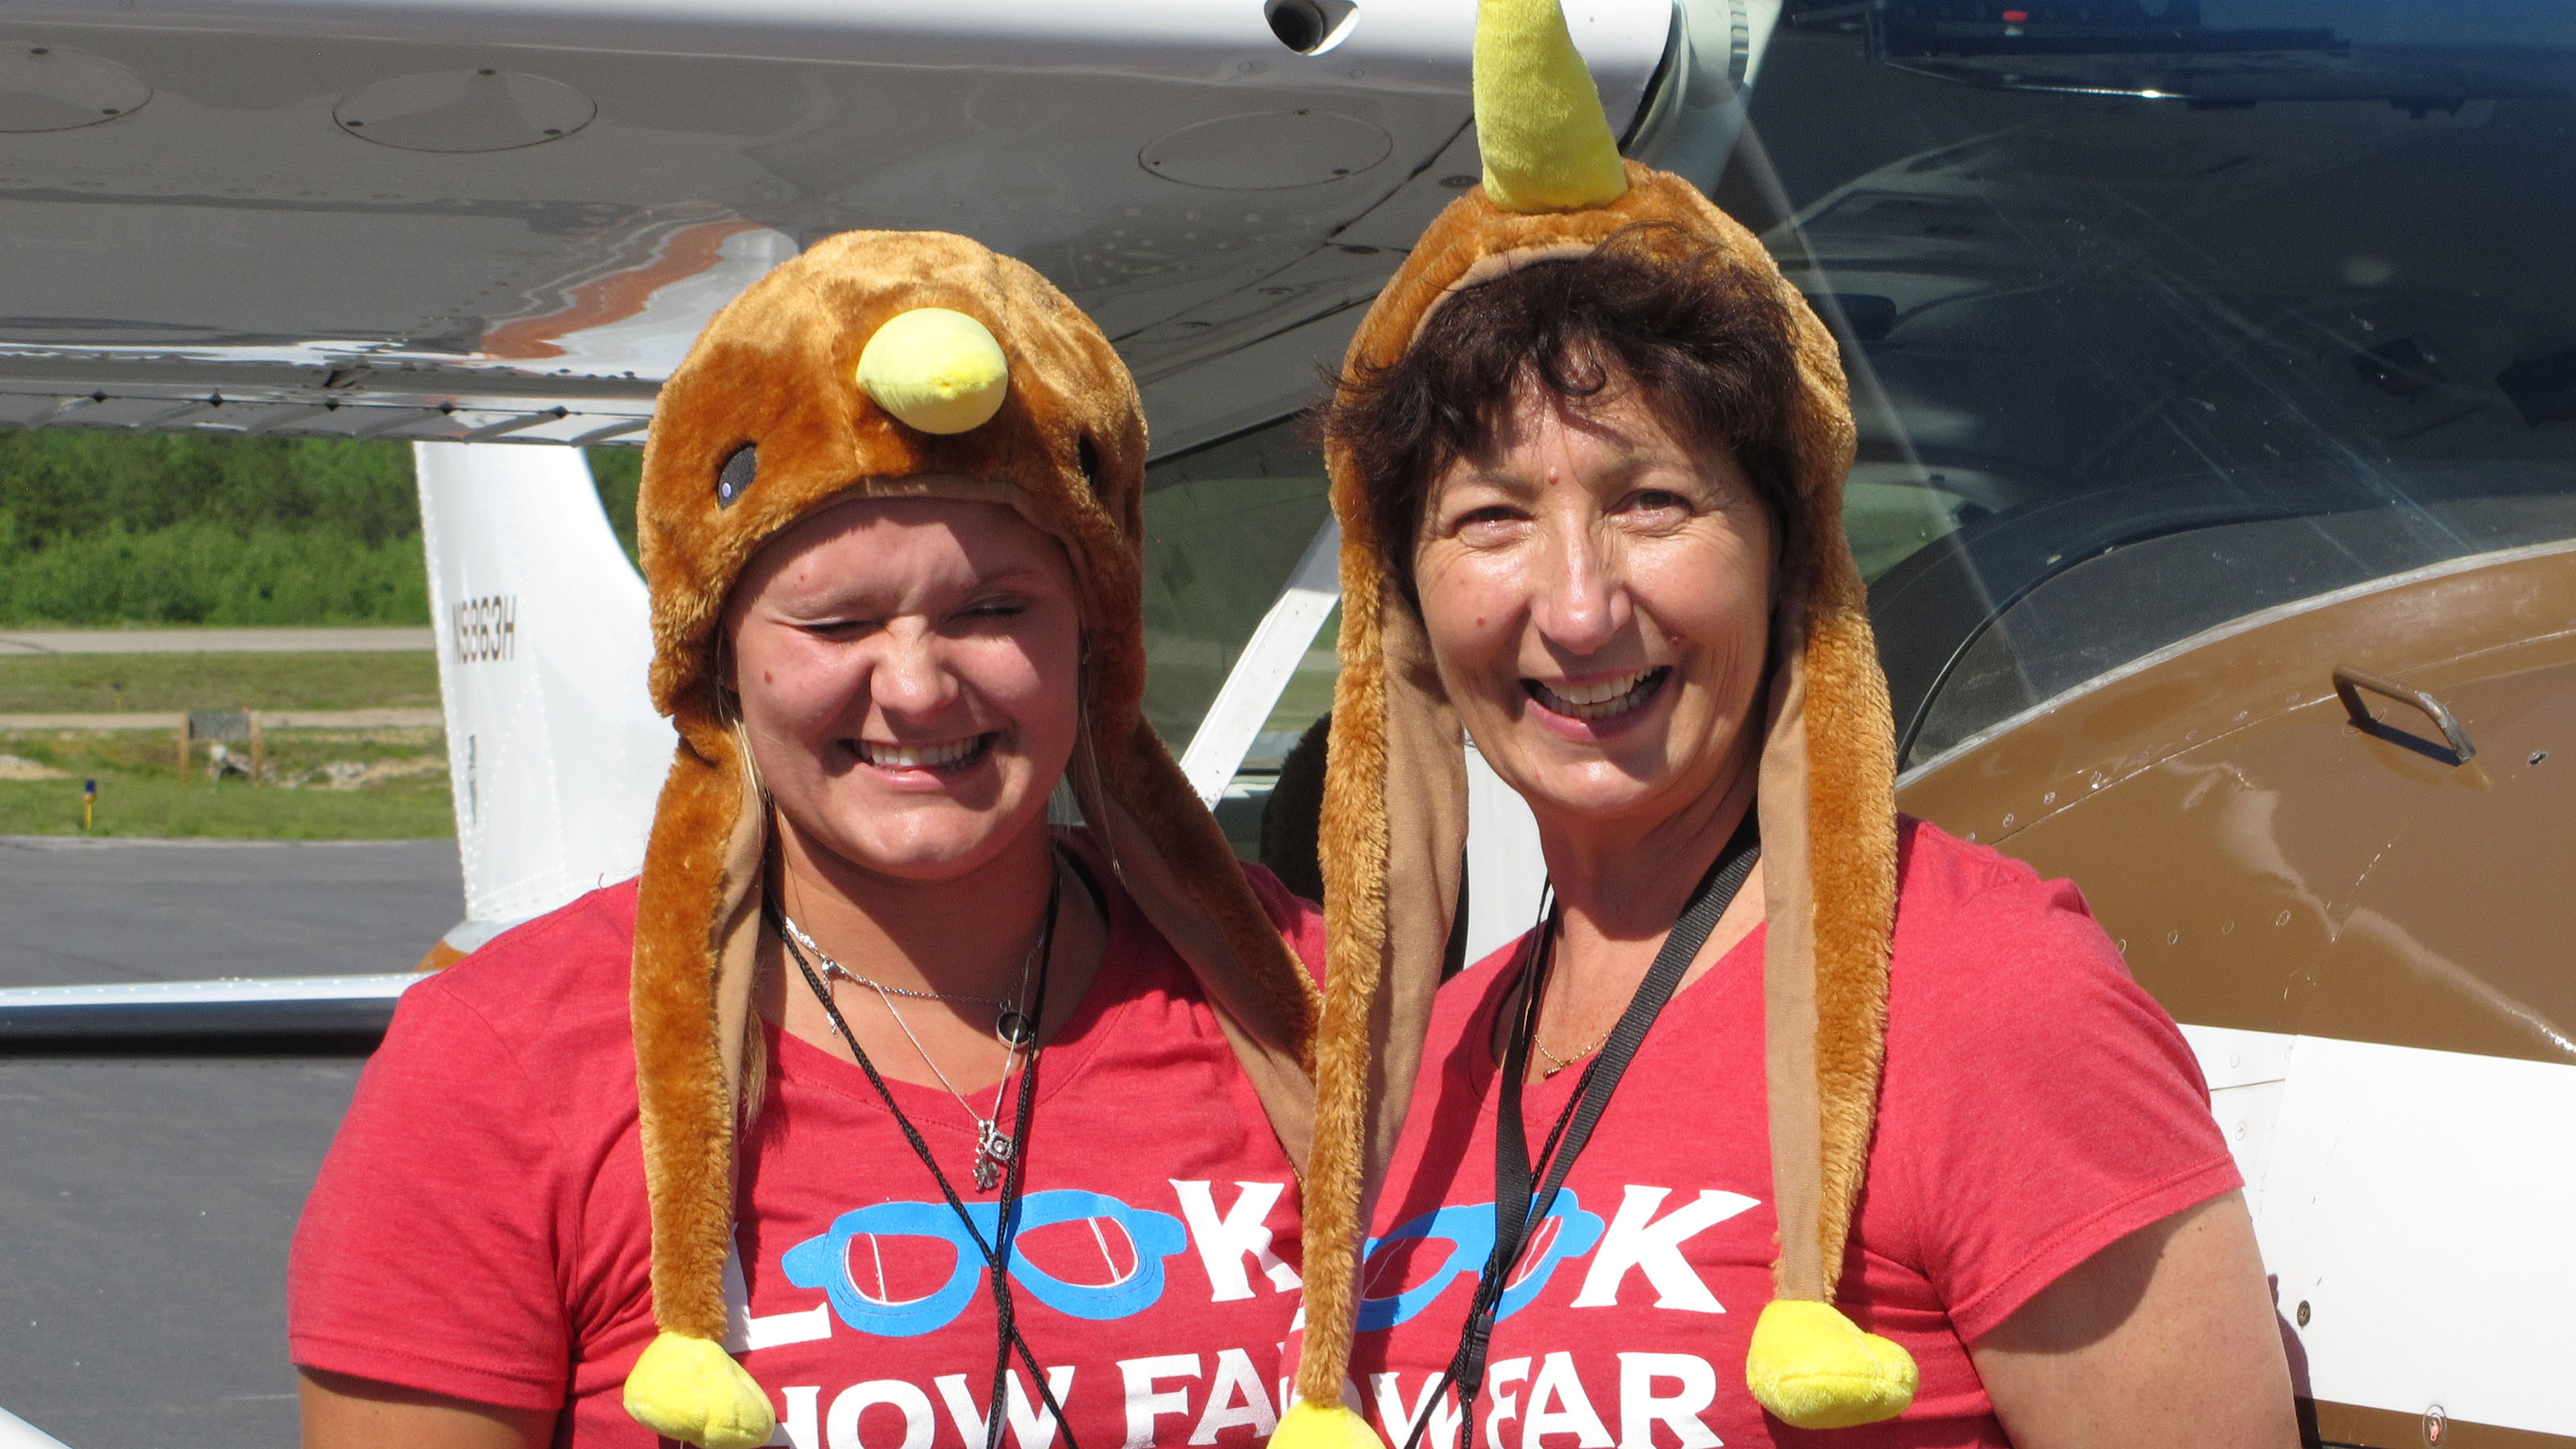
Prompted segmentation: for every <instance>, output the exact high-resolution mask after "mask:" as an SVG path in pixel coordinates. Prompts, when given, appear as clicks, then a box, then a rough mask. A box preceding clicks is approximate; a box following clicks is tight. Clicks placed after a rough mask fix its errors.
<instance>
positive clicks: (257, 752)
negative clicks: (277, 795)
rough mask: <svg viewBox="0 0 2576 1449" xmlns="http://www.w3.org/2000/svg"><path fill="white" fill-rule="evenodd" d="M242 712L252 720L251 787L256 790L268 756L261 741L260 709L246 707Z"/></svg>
mask: <svg viewBox="0 0 2576 1449" xmlns="http://www.w3.org/2000/svg"><path fill="white" fill-rule="evenodd" d="M242 714H243V715H244V716H246V717H247V718H248V719H249V720H250V787H251V788H252V789H254V790H256V789H258V788H259V781H260V764H261V762H262V760H264V759H265V758H266V756H265V755H264V754H263V753H262V752H261V749H260V743H259V711H258V710H255V709H246V710H243V711H242Z"/></svg>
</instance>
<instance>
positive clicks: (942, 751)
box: [856, 735, 992, 770]
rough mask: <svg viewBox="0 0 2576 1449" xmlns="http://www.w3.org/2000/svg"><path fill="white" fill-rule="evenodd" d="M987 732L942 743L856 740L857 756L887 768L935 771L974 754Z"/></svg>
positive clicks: (986, 736)
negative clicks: (890, 742) (910, 743)
mask: <svg viewBox="0 0 2576 1449" xmlns="http://www.w3.org/2000/svg"><path fill="white" fill-rule="evenodd" d="M991 738H992V736H990V735H969V736H967V737H966V738H965V739H962V740H957V741H953V742H951V743H949V744H944V745H888V744H879V743H877V742H876V741H874V740H859V741H857V742H856V743H857V746H858V752H859V758H860V759H862V760H865V761H866V762H868V763H869V764H871V765H877V766H881V767H883V768H885V769H889V770H937V769H942V768H945V767H947V766H949V765H954V764H957V763H959V762H960V761H963V760H966V759H969V758H971V757H972V756H974V755H975V754H976V753H977V752H978V751H980V750H982V749H983V748H984V742H985V741H986V740H989V739H991Z"/></svg>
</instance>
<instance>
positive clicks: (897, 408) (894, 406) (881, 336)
mask: <svg viewBox="0 0 2576 1449" xmlns="http://www.w3.org/2000/svg"><path fill="white" fill-rule="evenodd" d="M1010 382H1011V365H1010V361H1009V359H1007V358H1005V357H1003V355H1002V344H1001V343H999V342H996V341H994V340H993V334H992V332H991V331H990V330H989V329H987V328H986V327H985V326H984V324H983V323H981V322H978V321H976V320H975V319H974V318H972V317H969V316H967V315H966V314H965V313H963V312H952V311H950V310H949V309H947V308H945V307H915V308H914V309H912V310H911V311H909V312H905V313H902V314H900V315H898V316H896V317H894V318H893V319H891V320H890V321H888V322H887V323H886V324H885V325H884V326H882V327H879V328H878V329H877V331H876V335H875V336H873V337H871V338H869V339H868V345H867V346H865V347H863V348H861V349H859V386H860V388H861V389H862V390H864V391H865V392H866V393H867V395H868V396H869V397H872V398H874V399H876V404H877V406H878V407H881V408H884V409H885V410H886V411H887V412H889V413H892V414H894V416H895V418H896V419H897V420H898V421H900V422H902V423H903V424H905V425H906V426H908V427H914V428H918V429H920V430H921V431H923V432H925V433H962V432H966V431H967V430H969V429H972V428H980V427H982V426H984V424H986V423H987V422H990V421H992V417H993V414H995V413H997V412H1000V411H1001V410H1002V398H1003V395H1004V394H1005V393H1007V392H1008V391H1009V390H1010Z"/></svg>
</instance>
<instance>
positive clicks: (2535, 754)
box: [2523, 750, 2549, 765]
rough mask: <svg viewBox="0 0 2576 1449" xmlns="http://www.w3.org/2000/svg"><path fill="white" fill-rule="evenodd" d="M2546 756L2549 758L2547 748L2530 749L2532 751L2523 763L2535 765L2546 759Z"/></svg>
mask: <svg viewBox="0 0 2576 1449" xmlns="http://www.w3.org/2000/svg"><path fill="white" fill-rule="evenodd" d="M2548 758H2549V752H2548V751H2547V750H2534V751H2532V752H2531V758H2530V759H2528V760H2526V761H2524V762H2523V763H2525V764H2529V765H2537V764H2539V763H2540V762H2541V761H2543V760H2545V759H2548Z"/></svg>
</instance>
